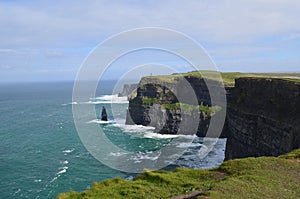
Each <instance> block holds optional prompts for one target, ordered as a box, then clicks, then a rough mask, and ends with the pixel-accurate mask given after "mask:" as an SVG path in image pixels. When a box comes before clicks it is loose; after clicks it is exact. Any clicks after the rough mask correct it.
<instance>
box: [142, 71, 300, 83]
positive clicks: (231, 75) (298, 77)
mask: <svg viewBox="0 0 300 199" xmlns="http://www.w3.org/2000/svg"><path fill="white" fill-rule="evenodd" d="M220 74H221V77H222V79H223V82H224V84H225V85H228V86H234V80H235V79H236V78H239V77H265V78H266V77H267V78H280V79H285V80H289V81H296V82H300V73H239V72H224V73H218V72H216V71H200V72H199V71H192V72H187V73H181V74H174V75H162V76H146V77H144V78H143V79H144V81H145V80H147V79H148V78H149V79H157V80H160V81H164V82H174V81H176V79H177V78H179V77H182V76H194V77H205V78H207V79H212V80H218V81H219V80H220Z"/></svg>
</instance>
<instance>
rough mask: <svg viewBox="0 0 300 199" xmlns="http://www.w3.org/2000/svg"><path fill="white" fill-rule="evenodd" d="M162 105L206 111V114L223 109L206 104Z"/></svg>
mask: <svg viewBox="0 0 300 199" xmlns="http://www.w3.org/2000/svg"><path fill="white" fill-rule="evenodd" d="M162 107H163V108H167V109H170V110H172V109H182V110H184V111H193V110H199V111H202V113H204V114H205V115H206V116H208V115H213V114H215V113H216V112H217V111H220V110H221V107H220V106H213V107H209V106H204V105H198V106H194V105H190V104H184V103H173V104H162Z"/></svg>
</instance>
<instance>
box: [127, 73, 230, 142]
mask: <svg viewBox="0 0 300 199" xmlns="http://www.w3.org/2000/svg"><path fill="white" fill-rule="evenodd" d="M208 81H209V84H210V85H213V86H215V87H217V86H222V85H221V84H220V83H218V82H216V81H212V80H208ZM206 83H207V82H205V81H204V80H203V79H201V78H196V77H192V76H188V77H184V78H183V77H182V78H180V77H176V78H175V79H173V80H172V81H168V80H161V79H157V78H149V77H148V78H143V79H142V80H141V82H140V84H139V87H138V89H137V96H136V97H134V98H132V99H130V101H129V108H128V112H127V117H126V124H138V125H144V126H148V125H149V126H154V127H155V131H156V132H157V133H161V134H194V133H195V132H197V133H196V134H197V135H198V136H200V137H204V136H205V135H206V132H207V129H208V127H209V124H210V120H211V117H213V116H211V115H210V114H208V113H207V111H203V110H199V109H183V108H182V107H181V108H180V107H178V106H175V107H168V106H164V105H168V104H176V103H178V102H179V101H180V102H181V103H187V104H190V99H189V98H190V92H191V89H192V90H193V92H195V96H196V100H197V102H196V103H197V104H192V105H198V104H202V105H203V106H210V105H211V99H210V95H209V91H208V88H207V86H206ZM187 84H188V85H190V86H191V87H190V88H188V86H187ZM224 133H225V131H224V132H223V133H222V135H221V137H224V136H225V135H224ZM216 136H217V135H216Z"/></svg>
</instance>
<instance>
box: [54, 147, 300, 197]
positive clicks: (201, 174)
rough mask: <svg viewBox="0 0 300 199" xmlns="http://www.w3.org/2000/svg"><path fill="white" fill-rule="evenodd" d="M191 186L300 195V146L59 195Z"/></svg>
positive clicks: (155, 193) (222, 192) (229, 193)
mask: <svg viewBox="0 0 300 199" xmlns="http://www.w3.org/2000/svg"><path fill="white" fill-rule="evenodd" d="M194 190H199V191H202V192H204V195H203V196H199V198H244V199H245V198H300V149H298V150H295V151H293V152H291V153H289V154H287V155H284V156H281V157H279V158H276V157H259V158H244V159H235V160H230V161H227V162H224V163H223V164H222V165H221V166H219V167H217V168H215V169H210V170H194V169H183V168H179V169H177V170H176V171H174V172H167V171H154V172H145V173H143V174H140V175H139V176H138V177H136V178H135V179H134V180H133V181H126V180H123V179H119V178H116V179H112V180H106V181H104V182H100V183H94V185H93V187H92V188H91V189H89V190H86V191H84V192H81V193H75V192H69V193H63V194H61V195H60V196H59V197H58V198H59V199H76V198H86V199H92V198H170V197H172V196H176V195H182V194H187V193H189V192H192V191H194Z"/></svg>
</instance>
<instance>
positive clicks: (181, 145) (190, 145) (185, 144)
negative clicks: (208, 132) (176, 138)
mask: <svg viewBox="0 0 300 199" xmlns="http://www.w3.org/2000/svg"><path fill="white" fill-rule="evenodd" d="M201 146H203V145H202V144H200V143H190V142H181V143H179V144H178V145H177V146H176V147H177V148H196V147H201Z"/></svg>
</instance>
